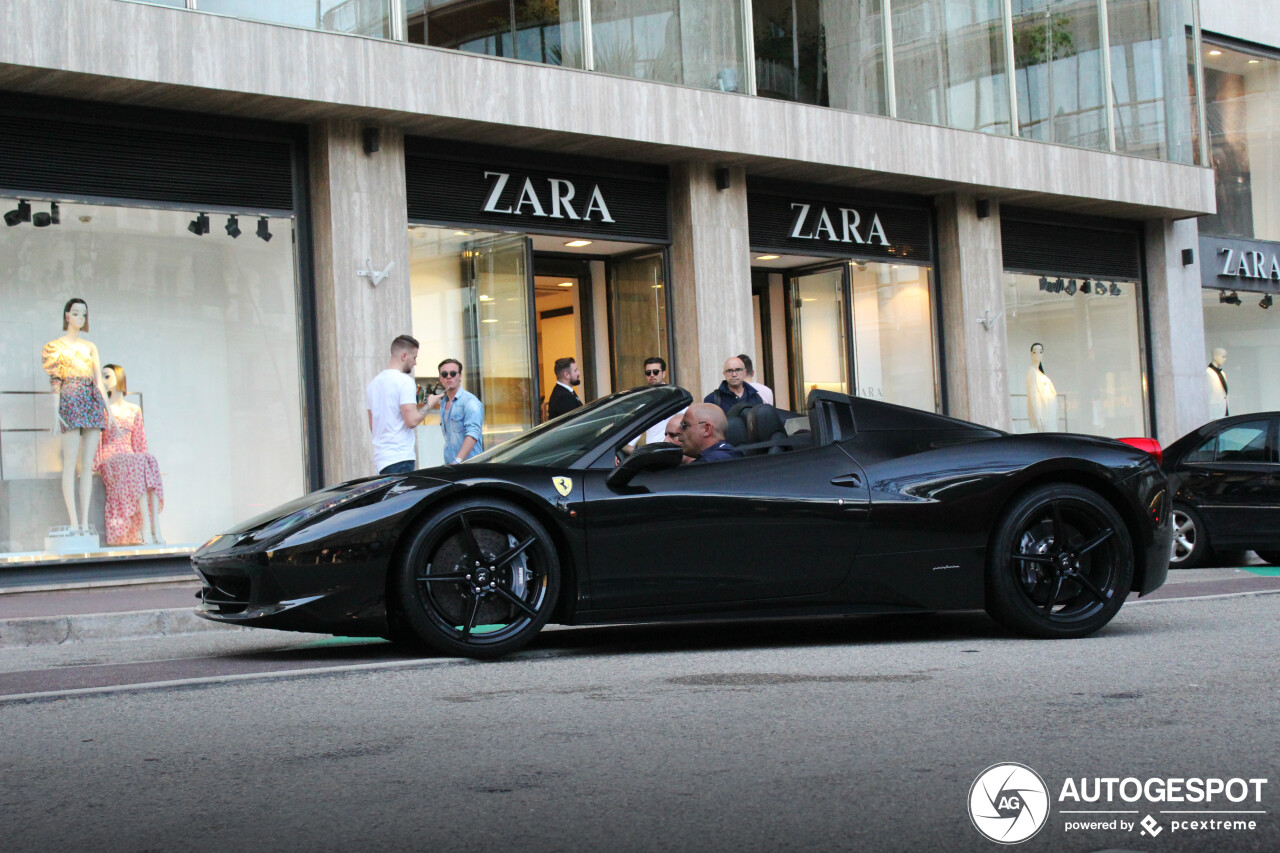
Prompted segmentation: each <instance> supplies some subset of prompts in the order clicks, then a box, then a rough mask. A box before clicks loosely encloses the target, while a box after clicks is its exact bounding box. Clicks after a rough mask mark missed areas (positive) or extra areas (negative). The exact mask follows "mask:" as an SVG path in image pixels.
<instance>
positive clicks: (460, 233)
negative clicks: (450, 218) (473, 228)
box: [453, 231, 471, 237]
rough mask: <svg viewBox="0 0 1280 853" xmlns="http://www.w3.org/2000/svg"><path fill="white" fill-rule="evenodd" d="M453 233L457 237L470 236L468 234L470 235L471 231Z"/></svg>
mask: <svg viewBox="0 0 1280 853" xmlns="http://www.w3.org/2000/svg"><path fill="white" fill-rule="evenodd" d="M453 233H454V234H455V235H456V236H458V237H470V236H471V232H470V231H454V232H453Z"/></svg>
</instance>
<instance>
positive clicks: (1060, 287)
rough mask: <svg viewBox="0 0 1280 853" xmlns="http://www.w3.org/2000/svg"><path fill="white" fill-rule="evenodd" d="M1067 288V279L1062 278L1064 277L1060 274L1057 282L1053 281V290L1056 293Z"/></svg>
mask: <svg viewBox="0 0 1280 853" xmlns="http://www.w3.org/2000/svg"><path fill="white" fill-rule="evenodd" d="M1066 289H1067V283H1066V282H1065V281H1063V280H1062V277H1061V276H1059V277H1058V280H1057V281H1055V282H1054V283H1053V292H1054V293H1061V292H1062V291H1064V290H1066Z"/></svg>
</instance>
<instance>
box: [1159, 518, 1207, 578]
mask: <svg viewBox="0 0 1280 853" xmlns="http://www.w3.org/2000/svg"><path fill="white" fill-rule="evenodd" d="M1208 556H1209V537H1208V535H1207V534H1206V533H1205V529H1204V519H1202V518H1201V517H1200V513H1198V512H1196V511H1195V510H1194V509H1192V508H1191V507H1189V506H1187V505H1186V504H1174V505H1173V551H1172V553H1170V555H1169V568H1171V569H1194V568H1197V567H1198V566H1202V565H1204V563H1205V561H1206V559H1207V558H1208Z"/></svg>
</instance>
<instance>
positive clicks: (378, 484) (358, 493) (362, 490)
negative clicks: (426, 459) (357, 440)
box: [254, 477, 402, 539]
mask: <svg viewBox="0 0 1280 853" xmlns="http://www.w3.org/2000/svg"><path fill="white" fill-rule="evenodd" d="M401 479H402V478H401V477H379V478H378V479H376V480H369V481H368V482H365V483H361V484H360V485H358V486H353V487H352V488H350V489H348V490H347V491H345V492H339V493H337V494H333V495H329V496H328V497H327V498H324V499H323V500H320V501H318V502H316V503H313V504H312V505H311V506H309V507H306V508H304V509H300V510H298V511H297V512H295V513H291V514H290V515H286V516H284V517H283V518H279V519H277V520H275V521H273V522H271V523H270V524H268V525H267V526H266V527H264V528H262V529H261V530H259V531H258V532H257V533H256V534H254V538H256V539H266V538H268V537H270V536H275V535H276V534H277V533H283V532H284V531H286V530H288V529H289V528H291V527H297V526H298V525H299V524H301V523H302V522H304V521H309V520H310V519H313V518H315V517H316V516H318V515H323V514H324V513H326V512H330V511H332V510H335V509H337V508H338V507H340V506H342V505H343V504H348V503H351V502H352V501H354V500H359V499H360V498H363V497H366V496H367V495H369V494H372V493H373V492H376V491H378V490H379V489H384V488H386V487H387V486H389V485H391V484H392V483H398V482H399V481H400V480H401Z"/></svg>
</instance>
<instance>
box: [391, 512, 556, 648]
mask: <svg viewBox="0 0 1280 853" xmlns="http://www.w3.org/2000/svg"><path fill="white" fill-rule="evenodd" d="M396 592H397V602H396V603H397V605H398V607H399V617H400V618H401V619H402V620H403V622H404V623H406V624H407V625H408V627H409V628H410V629H412V631H413V632H414V634H416V635H417V636H418V637H419V638H421V639H422V641H423V642H425V643H427V644H428V645H430V646H431V647H432V648H435V649H436V650H438V651H441V652H444V653H445V654H453V655H464V656H466V657H475V658H492V657H498V656H500V655H505V654H509V653H511V652H513V651H516V650H517V649H520V648H522V647H524V646H525V645H526V644H528V643H529V641H530V640H532V639H533V638H534V636H536V635H537V633H538V632H539V631H540V630H542V626H544V625H545V624H546V623H547V619H548V618H549V617H550V616H551V611H552V609H553V608H554V607H555V602H556V597H557V596H558V595H559V592H560V562H559V559H558V558H557V556H556V550H555V547H554V546H553V544H552V542H551V536H550V535H549V534H548V533H547V531H546V529H545V528H544V527H543V526H542V525H541V524H540V523H539V522H538V520H537V519H536V518H534V517H533V516H532V515H530V514H529V513H528V512H526V511H525V510H523V509H521V508H520V507H518V506H515V505H513V504H509V503H506V502H503V501H486V500H471V501H463V502H459V503H455V504H450V505H449V506H446V507H443V508H442V509H440V510H438V511H437V512H435V513H434V514H433V515H432V516H431V517H429V518H428V519H426V520H425V521H424V522H422V524H420V525H419V526H418V528H417V529H416V531H415V532H414V534H413V540H412V542H411V543H410V545H409V548H408V549H407V550H406V552H405V558H404V561H403V563H402V564H401V565H400V568H399V576H398V578H397V587H396Z"/></svg>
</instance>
